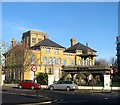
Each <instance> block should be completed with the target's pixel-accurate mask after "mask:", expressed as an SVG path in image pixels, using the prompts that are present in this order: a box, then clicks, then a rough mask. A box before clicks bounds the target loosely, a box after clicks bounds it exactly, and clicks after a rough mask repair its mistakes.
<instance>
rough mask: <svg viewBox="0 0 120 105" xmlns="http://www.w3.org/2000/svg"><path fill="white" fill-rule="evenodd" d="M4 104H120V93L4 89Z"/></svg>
mask: <svg viewBox="0 0 120 105" xmlns="http://www.w3.org/2000/svg"><path fill="white" fill-rule="evenodd" d="M2 103H3V105H4V104H10V103H11V104H12V105H13V104H17V105H18V104H20V105H22V104H24V105H25V104H26V105H40V104H48V103H52V105H53V104H63V103H72V104H73V103H120V93H118V92H100V91H92V92H90V91H81V90H77V91H60V90H53V91H51V90H47V89H41V90H38V92H37V94H36V90H31V89H18V88H3V89H2Z"/></svg>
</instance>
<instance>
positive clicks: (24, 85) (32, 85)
mask: <svg viewBox="0 0 120 105" xmlns="http://www.w3.org/2000/svg"><path fill="white" fill-rule="evenodd" d="M18 87H19V88H20V89H21V88H31V89H40V88H41V85H40V84H39V83H35V82H34V81H32V80H23V81H20V82H19V85H18Z"/></svg>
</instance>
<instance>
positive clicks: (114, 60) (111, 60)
mask: <svg viewBox="0 0 120 105" xmlns="http://www.w3.org/2000/svg"><path fill="white" fill-rule="evenodd" d="M110 64H111V66H117V59H116V58H115V57H111V58H110Z"/></svg>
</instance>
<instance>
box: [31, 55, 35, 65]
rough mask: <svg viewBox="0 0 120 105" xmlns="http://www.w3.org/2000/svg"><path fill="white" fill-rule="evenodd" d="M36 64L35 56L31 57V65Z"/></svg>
mask: <svg viewBox="0 0 120 105" xmlns="http://www.w3.org/2000/svg"><path fill="white" fill-rule="evenodd" d="M34 63H35V55H32V56H31V64H34Z"/></svg>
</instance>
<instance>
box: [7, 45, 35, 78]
mask: <svg viewBox="0 0 120 105" xmlns="http://www.w3.org/2000/svg"><path fill="white" fill-rule="evenodd" d="M32 55H33V52H32V50H31V49H29V48H28V47H26V46H24V45H22V44H20V43H18V44H17V45H16V46H15V47H13V48H12V49H10V50H9V51H8V52H7V53H6V54H5V57H6V69H11V72H12V73H11V79H12V80H13V79H14V74H16V78H15V79H20V80H23V79H24V73H25V72H26V71H27V70H30V67H31V65H32V64H31V56H32ZM34 56H35V55H34ZM35 58H37V57H36V56H35ZM34 60H35V59H34ZM36 61H37V60H35V61H34V63H36Z"/></svg>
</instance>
